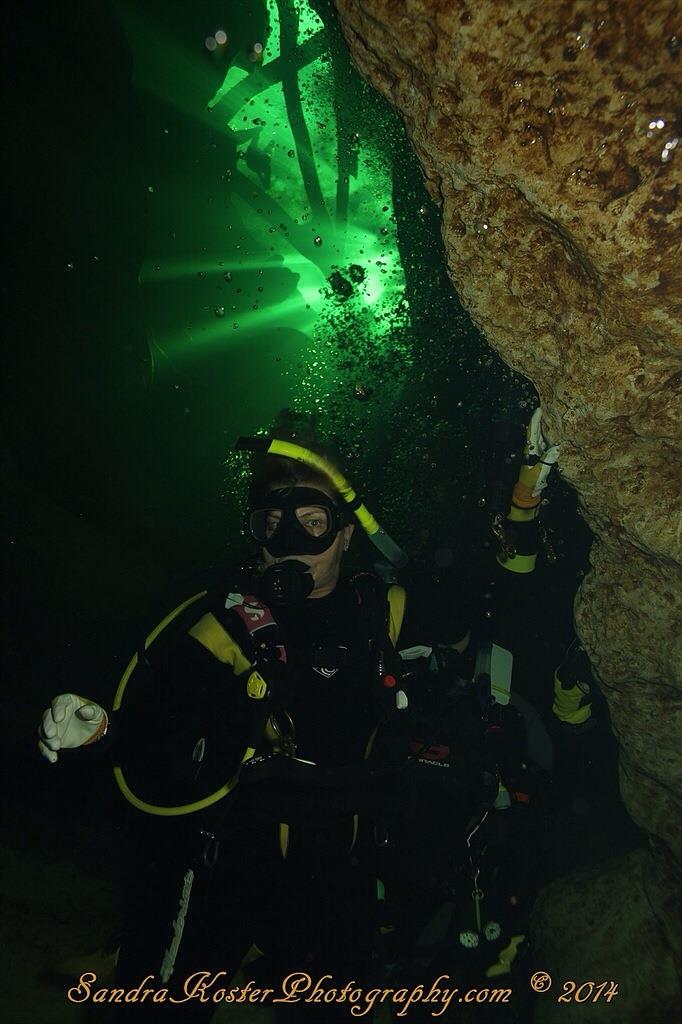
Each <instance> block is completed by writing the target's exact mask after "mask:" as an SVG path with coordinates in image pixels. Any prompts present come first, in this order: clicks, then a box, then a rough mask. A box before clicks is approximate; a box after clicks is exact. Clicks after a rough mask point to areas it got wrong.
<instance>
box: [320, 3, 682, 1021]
mask: <svg viewBox="0 0 682 1024" xmlns="http://www.w3.org/2000/svg"><path fill="white" fill-rule="evenodd" d="M335 2H336V5H337V8H338V10H339V14H340V17H341V23H342V28H343V31H344V34H345V36H346V39H347V41H348V44H349V46H350V50H351V54H352V57H353V60H354V61H355V63H356V64H357V66H358V68H359V69H360V71H361V73H362V74H363V75H365V77H366V78H367V79H368V80H369V81H370V82H371V83H372V84H373V85H374V86H376V88H377V89H379V90H380V92H382V93H383V94H384V95H385V96H386V98H387V99H388V100H389V101H390V102H391V103H392V104H393V105H394V106H395V107H396V108H397V109H398V111H399V112H400V113H401V115H402V117H403V119H404V121H405V125H406V127H407V132H408V134H409V137H410V139H411V140H412V143H413V145H414V147H415V150H416V152H417V154H418V156H419V159H420V161H421V164H422V167H423V170H424V176H425V181H426V185H427V188H428V190H429V192H430V194H431V196H432V197H433V199H434V201H435V202H436V203H438V204H439V205H440V207H441V210H442V231H443V239H444V243H445V250H446V254H447V261H448V267H449V270H450V274H451V277H452V280H453V281H454V284H455V286H456V288H457V291H458V293H459V295H460V297H461V299H462V302H463V303H464V305H465V306H466V307H467V308H468V310H469V312H470V314H471V316H472V318H473V320H474V321H475V322H476V324H478V326H479V327H480V328H481V330H482V331H483V333H484V334H485V336H486V338H487V339H488V341H489V342H490V344H491V345H492V346H493V347H494V348H495V349H497V351H498V352H499V353H500V355H501V356H502V358H503V359H504V360H505V361H506V362H507V363H509V365H511V366H513V367H514V368H515V369H517V370H519V371H521V372H522V373H524V374H526V375H527V376H528V377H529V378H531V380H532V381H533V382H534V384H535V385H536V387H537V389H538V392H539V394H540V397H541V401H542V407H543V410H544V424H545V429H546V432H547V433H548V435H549V436H550V437H551V438H552V440H560V441H561V445H562V452H561V472H562V473H563V474H564V476H565V477H566V478H567V479H568V480H569V481H570V482H571V483H572V484H573V485H574V486H575V487H576V489H577V491H578V493H579V495H580V498H581V503H582V508H583V511H584V515H585V517H586V519H587V521H588V523H589V525H590V526H591V528H592V529H593V531H594V532H595V535H596V540H595V544H594V548H593V552H592V556H591V560H592V571H591V573H590V574H589V575H588V577H587V578H586V579H585V581H584V583H583V586H582V589H581V591H580V593H579V595H578V600H577V605H576V621H577V626H578V632H579V635H580V637H581V639H582V641H583V643H584V645H585V647H586V648H587V650H588V652H589V654H590V657H591V659H592V663H593V666H594V668H595V670H596V672H597V674H598V678H599V681H600V683H601V686H602V688H603V690H604V692H605V695H606V697H607V700H608V702H609V706H610V710H611V715H612V720H613V726H614V729H615V731H616V734H617V736H618V739H619V741H620V749H621V756H620V777H621V788H622V794H623V799H624V801H625V804H626V806H627V808H628V810H629V812H630V814H631V815H632V817H633V819H634V820H635V821H636V822H637V823H638V824H639V825H641V826H642V827H643V828H645V829H646V830H647V831H648V832H649V833H650V834H651V844H652V846H651V849H652V851H654V852H652V853H651V854H650V856H651V857H652V865H654V866H655V870H657V871H658V872H659V875H658V877H659V879H660V880H661V882H662V884H663V868H662V867H661V864H663V863H665V864H666V865H667V867H666V868H665V880H666V884H668V885H670V886H672V885H673V884H674V879H675V877H676V876H675V872H679V868H680V861H681V859H682V828H681V822H682V803H681V794H682V773H681V767H680V765H681V760H682V755H681V754H680V751H682V742H681V740H682V730H681V729H680V705H681V703H682V692H681V691H682V572H681V566H680V563H681V562H682V531H681V529H680V518H681V517H680V491H681V483H682V473H681V470H680V458H679V454H678V449H679V445H680V440H681V438H680V420H681V419H682V412H681V406H680V402H679V392H680V384H681V382H682V373H681V368H680V354H681V353H680V349H681V337H682V330H681V328H680V320H679V305H678V306H677V308H676V300H677V301H678V300H679V294H680V291H679V286H680V267H681V266H682V262H681V261H680V256H679V249H678V245H679V243H678V238H679V234H678V232H679V216H678V214H677V196H678V191H679V180H680V173H679V172H680V161H682V143H680V142H678V139H679V134H680V125H679V120H677V121H676V117H677V118H679V109H680V79H681V75H680V71H681V69H682V58H681V57H680V53H679V49H680V36H679V33H680V25H679V8H678V7H677V5H676V4H675V3H674V2H673V0H647V2H644V3H642V2H641V0H621V2H620V3H618V4H614V3H612V2H610V0H556V2H552V3H547V2H546V0H509V2H502V0H477V2H474V0H335ZM676 33H678V34H676ZM654 853H655V856H654ZM651 871H654V867H653V866H652V867H651ZM615 874H616V872H614V877H615ZM640 874H641V873H640ZM621 877H622V872H621ZM636 877H640V875H639V874H637V876H636ZM677 878H678V884H679V874H678V875H677ZM633 884H635V885H636V884H637V882H636V880H635V881H634V883H633ZM564 891H565V887H564ZM589 891H590V892H591V893H592V894H593V895H594V892H595V891H596V890H595V888H594V887H593V888H592V889H591V890H589ZM618 891H619V887H618V886H617V885H616V887H615V888H614V898H617V897H615V893H617V892H618ZM640 895H641V893H640ZM557 899H558V896H557V894H556V893H554V894H553V895H548V896H547V900H546V902H547V903H548V909H547V915H548V916H551V915H552V914H554V913H556V907H557V903H556V901H557ZM552 900H554V903H552ZM569 902H570V901H569ZM644 905H648V906H649V912H650V914H651V915H652V919H653V916H655V913H657V914H658V913H660V915H661V918H660V919H659V925H660V930H659V935H663V936H667V940H666V941H668V942H669V941H671V940H672V938H673V936H674V935H675V930H676V929H678V931H677V935H678V938H679V928H680V925H679V919H678V918H677V917H676V914H675V912H674V911H673V909H672V908H671V907H670V904H669V902H668V903H665V905H664V902H659V904H657V907H658V909H657V910H656V912H654V910H653V909H652V904H650V903H648V902H647V901H646V900H645V901H644ZM541 910H542V908H541ZM605 913H607V914H608V913H609V911H608V908H607V909H606V910H605ZM614 913H616V910H615V909H614ZM635 917H636V915H635ZM633 922H634V917H633ZM621 925H622V926H623V927H625V925H624V924H623V923H622V922H621ZM566 927H568V928H569V934H570V927H571V926H570V924H567V925H566ZM575 927H576V928H578V924H576V925H575ZM632 927H634V924H633V925H632ZM540 932H541V933H543V930H542V928H540ZM543 934H546V931H545V932H544V933H543ZM577 940H578V936H576V941H577ZM626 945H627V944H626V943H624V944H623V948H624V947H625V946H626ZM678 948H679V945H678ZM652 1005H655V1004H652ZM640 1009H641V1007H640ZM678 1009H679V1007H678ZM543 1012H544V1011H543ZM547 1012H549V1011H547ZM621 1012H622V1015H621V1016H620V1017H618V1019H619V1020H620V1021H629V1020H631V1019H634V1014H635V1011H634V1010H633V1011H632V1014H630V1011H627V1010H626V1009H625V1003H622V1004H621ZM541 1019H543V1020H549V1019H552V1018H550V1017H549V1016H546V1017H542V1018H541ZM581 1019H585V1020H587V1019H588V1018H587V1017H584V1018H583V1017H581ZM651 1019H663V1018H659V1017H656V1016H655V1014H654V1015H653V1016H652V1018H651Z"/></svg>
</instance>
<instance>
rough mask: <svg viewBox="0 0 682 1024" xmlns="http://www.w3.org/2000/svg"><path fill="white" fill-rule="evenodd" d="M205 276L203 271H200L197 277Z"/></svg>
mask: <svg viewBox="0 0 682 1024" xmlns="http://www.w3.org/2000/svg"><path fill="white" fill-rule="evenodd" d="M204 276H205V275H204V272H203V270H198V271H197V277H204Z"/></svg>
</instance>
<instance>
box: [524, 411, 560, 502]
mask: <svg viewBox="0 0 682 1024" xmlns="http://www.w3.org/2000/svg"><path fill="white" fill-rule="evenodd" d="M541 419H542V409H539V408H538V409H536V410H535V412H534V413H533V416H532V418H531V421H530V424H529V427H528V454H529V455H530V456H535V457H536V458H537V459H538V460H539V462H538V465H539V467H540V469H539V472H538V477H537V480H536V481H535V486H534V487H533V497H534V498H537V497H539V496H540V494H542V492H543V491H544V489H545V487H546V486H547V477H548V476H549V474H550V472H551V469H552V466H553V465H554V463H555V462H556V461H557V460H558V458H559V452H560V451H561V446H560V445H558V444H552V445H550V444H548V443H547V440H546V438H545V436H544V434H543V433H542V427H541V425H540V421H541Z"/></svg>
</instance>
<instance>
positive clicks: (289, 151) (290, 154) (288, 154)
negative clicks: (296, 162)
mask: <svg viewBox="0 0 682 1024" xmlns="http://www.w3.org/2000/svg"><path fill="white" fill-rule="evenodd" d="M287 156H296V154H295V153H294V151H293V149H288V150H287Z"/></svg>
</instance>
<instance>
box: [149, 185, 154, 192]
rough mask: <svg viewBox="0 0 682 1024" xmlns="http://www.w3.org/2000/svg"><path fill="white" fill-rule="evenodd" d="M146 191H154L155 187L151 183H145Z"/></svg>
mask: <svg viewBox="0 0 682 1024" xmlns="http://www.w3.org/2000/svg"><path fill="white" fill-rule="evenodd" d="M147 192H156V189H155V188H154V186H153V185H147Z"/></svg>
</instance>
